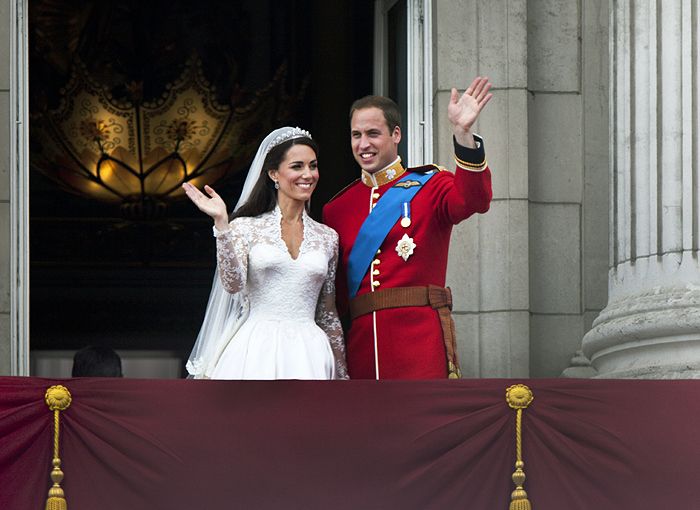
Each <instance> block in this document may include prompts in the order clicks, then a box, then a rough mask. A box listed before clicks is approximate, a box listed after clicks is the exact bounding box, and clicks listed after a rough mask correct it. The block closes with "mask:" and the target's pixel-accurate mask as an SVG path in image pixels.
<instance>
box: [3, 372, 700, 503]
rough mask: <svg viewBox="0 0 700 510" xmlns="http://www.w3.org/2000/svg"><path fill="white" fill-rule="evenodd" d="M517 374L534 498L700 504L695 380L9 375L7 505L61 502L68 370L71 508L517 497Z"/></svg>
mask: <svg viewBox="0 0 700 510" xmlns="http://www.w3.org/2000/svg"><path fill="white" fill-rule="evenodd" d="M515 383H524V384H527V385H528V386H529V387H530V388H531V389H532V391H533V393H534V396H535V400H534V402H533V403H532V404H531V405H530V407H529V408H528V409H526V410H525V412H524V419H523V457H524V460H525V473H526V474H527V481H526V482H525V489H526V490H527V492H528V497H529V500H530V501H531V502H532V505H533V510H561V509H564V508H566V509H568V510H576V509H581V510H584V509H585V510H624V509H628V508H629V509H635V510H641V509H650V510H651V509H659V508H673V509H679V510H680V509H684V510H685V509H693V508H700V493H698V491H697V489H696V486H697V476H696V473H697V471H698V459H700V441H699V440H698V433H697V430H698V423H700V398H699V397H700V382H695V381H626V380H567V379H532V380H517V381H516V380H505V379H482V380H460V381H452V380H445V381H380V382H375V381H329V382H305V381H273V382H257V381H252V382H250V381H249V382H244V381H194V380H174V381H173V380H144V379H97V378H95V379H92V378H91V379H65V380H50V379H41V378H20V377H16V378H15V377H0V509H3V510H33V509H36V510H40V509H43V508H44V505H45V500H46V495H47V492H48V489H49V487H50V485H51V483H50V480H49V473H50V467H51V456H52V444H53V419H52V413H51V412H50V411H49V409H48V407H47V406H46V404H45V403H44V393H45V391H46V389H47V388H48V387H49V386H51V385H54V384H63V385H64V386H66V387H67V388H68V389H69V390H70V392H71V394H72V397H73V401H72V404H71V406H70V407H69V408H68V409H67V410H66V411H65V412H62V413H61V439H60V450H61V455H60V456H61V460H62V468H63V471H64V473H65V478H64V481H63V482H62V484H61V486H62V487H63V489H64V491H65V494H66V499H67V503H68V509H69V510H112V509H114V510H139V509H144V510H146V509H148V510H156V509H163V510H165V509H168V510H172V509H197V510H210V509H246V510H247V509H285V510H289V509H304V510H309V509H324V510H329V509H333V510H340V509H348V510H349V509H353V510H359V509H362V510H366V509H387V510H391V509H397V510H399V509H400V510H410V509H420V510H425V509H444V508H454V509H457V508H463V509H470V510H473V509H478V510H481V509H484V510H486V509H488V510H491V509H494V510H496V509H498V510H507V509H508V505H509V502H510V493H511V491H512V490H513V488H514V486H513V483H512V482H511V480H510V476H511V474H512V472H513V468H514V462H515V412H514V411H513V410H512V409H510V408H508V406H507V404H506V402H505V389H506V388H507V387H508V386H510V385H511V384H515Z"/></svg>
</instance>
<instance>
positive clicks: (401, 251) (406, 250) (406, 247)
mask: <svg viewBox="0 0 700 510" xmlns="http://www.w3.org/2000/svg"><path fill="white" fill-rule="evenodd" d="M415 248H416V243H414V242H413V238H412V237H408V234H404V235H403V237H402V238H401V239H399V242H398V243H396V253H398V255H399V257H401V258H402V259H403V260H404V262H405V261H407V260H408V257H410V256H411V255H413V250H414V249H415Z"/></svg>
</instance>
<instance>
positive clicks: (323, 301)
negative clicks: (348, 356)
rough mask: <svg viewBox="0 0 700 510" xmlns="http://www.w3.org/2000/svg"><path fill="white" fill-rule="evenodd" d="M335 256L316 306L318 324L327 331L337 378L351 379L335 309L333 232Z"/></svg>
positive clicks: (336, 245) (336, 240) (336, 258)
mask: <svg viewBox="0 0 700 510" xmlns="http://www.w3.org/2000/svg"><path fill="white" fill-rule="evenodd" d="M333 234H334V236H333V246H332V251H333V256H332V257H331V260H330V261H329V262H328V273H327V274H326V281H325V282H324V284H323V287H322V288H321V294H320V296H319V298H318V305H317V306H316V324H318V326H319V327H320V328H321V329H322V330H323V331H325V333H326V336H327V337H328V341H329V342H330V345H331V350H332V351H333V357H334V358H335V378H336V379H349V377H348V366H347V362H346V361H345V341H344V340H343V328H342V326H341V325H340V319H338V312H337V311H336V309H335V270H336V266H337V264H338V235H337V234H335V232H334V233H333Z"/></svg>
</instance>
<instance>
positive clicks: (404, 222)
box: [401, 202, 411, 228]
mask: <svg viewBox="0 0 700 510" xmlns="http://www.w3.org/2000/svg"><path fill="white" fill-rule="evenodd" d="M401 216H402V218H401V226H402V227H403V228H408V227H410V226H411V204H410V203H409V202H404V203H403V207H402V208H401Z"/></svg>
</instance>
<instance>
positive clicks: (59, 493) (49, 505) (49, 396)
mask: <svg viewBox="0 0 700 510" xmlns="http://www.w3.org/2000/svg"><path fill="white" fill-rule="evenodd" d="M44 399H45V400H46V405H47V406H49V409H50V410H51V411H53V461H52V465H53V469H52V470H51V481H52V482H53V485H52V486H51V488H50V489H49V496H48V498H46V510H67V509H68V504H67V503H66V497H65V495H64V494H63V489H62V488H61V481H62V480H63V471H61V458H60V457H59V455H58V453H59V449H58V438H59V425H60V413H61V411H65V410H66V409H68V406H70V403H71V394H70V391H68V388H66V387H65V386H60V385H58V386H51V387H50V388H49V389H48V390H46V395H45V396H44Z"/></svg>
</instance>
